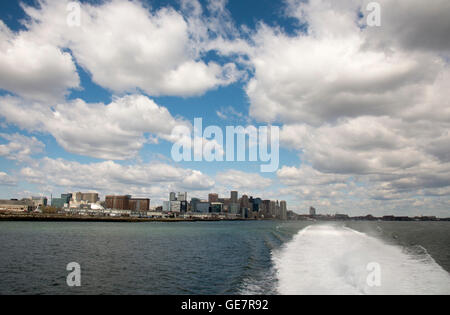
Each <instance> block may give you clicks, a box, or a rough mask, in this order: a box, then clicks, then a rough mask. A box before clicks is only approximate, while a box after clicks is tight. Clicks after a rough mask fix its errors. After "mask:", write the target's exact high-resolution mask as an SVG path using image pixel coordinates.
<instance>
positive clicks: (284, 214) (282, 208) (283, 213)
mask: <svg viewBox="0 0 450 315" xmlns="http://www.w3.org/2000/svg"><path fill="white" fill-rule="evenodd" d="M280 212H281V220H287V219H288V213H287V212H288V211H287V203H286V201H282V202H280Z"/></svg>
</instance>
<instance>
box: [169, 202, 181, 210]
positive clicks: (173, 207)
mask: <svg viewBox="0 0 450 315" xmlns="http://www.w3.org/2000/svg"><path fill="white" fill-rule="evenodd" d="M170 212H175V213H180V212H181V201H171V202H170Z"/></svg>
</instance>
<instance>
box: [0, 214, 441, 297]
mask: <svg viewBox="0 0 450 315" xmlns="http://www.w3.org/2000/svg"><path fill="white" fill-rule="evenodd" d="M311 224H312V223H310V222H284V223H283V222H270V221H266V222H209V223H206V222H205V223H201V222H198V223H137V224H130V223H56V222H55V223H38V222H35V223H34V222H0V294H278V293H284V292H286V290H287V289H288V288H289V289H292V288H294V292H293V293H297V289H298V290H299V291H298V293H301V292H303V291H302V289H303V288H302V284H306V283H308V281H312V280H314V281H316V280H317V279H308V276H309V275H310V274H311V272H310V271H311V270H314V268H315V266H317V264H320V263H321V262H320V261H315V260H314V257H315V256H314V255H316V256H317V257H318V259H319V256H320V255H322V254H323V251H326V250H327V245H330V244H333V242H332V240H334V241H336V239H339V240H341V243H338V244H339V246H341V245H342V244H343V245H344V246H343V248H344V249H345V248H347V247H349V246H347V242H348V244H349V245H350V244H355V243H360V246H369V247H370V246H377V248H368V249H367V252H366V251H365V250H364V253H362V252H363V251H361V250H359V253H360V254H361V257H364V256H363V255H365V256H368V258H367V259H371V258H372V257H371V256H370V255H372V253H377V255H378V254H379V252H380V250H381V251H383V250H386V256H388V254H387V253H389V250H390V249H389V248H390V247H389V246H395V247H396V248H397V247H398V248H400V247H401V248H415V247H416V246H418V245H420V248H422V249H423V250H426V251H427V255H428V254H429V255H430V256H429V257H430V260H432V261H433V266H432V268H434V269H442V272H444V273H445V275H448V273H447V272H448V270H450V259H449V258H450V257H449V254H450V250H449V242H448V241H449V239H448V237H449V235H450V229H449V228H450V224H448V223H442V224H441V223H437V224H436V223H435V224H434V225H433V223H419V224H415V223H409V222H408V223H391V224H385V223H378V222H376V223H364V224H362V223H349V224H348V225H349V227H351V228H352V229H354V230H355V231H361V232H364V233H367V236H364V237H362V236H361V237H360V236H359V234H351V235H350V236H348V235H347V234H346V233H343V232H342V231H344V230H342V229H343V228H344V227H343V226H342V224H340V225H333V224H326V226H328V227H327V229H325V230H323V229H319V230H317V229H316V228H315V227H317V226H323V224H322V225H316V224H314V226H313V227H312V229H309V231H308V232H307V233H305V231H304V229H305V228H306V227H307V226H309V225H311ZM330 229H331V230H330ZM300 231H302V233H300V234H301V235H300V234H299V232H300ZM323 231H325V232H326V233H328V234H330V235H328V234H326V233H324V232H323ZM329 231H333V233H330V232H329ZM318 232H320V233H321V234H317V233H318ZM355 233H356V232H355ZM316 235H318V237H316ZM365 235H366V234H365ZM337 236H338V237H339V238H336V237H337ZM328 237H330V238H328ZM365 238H370V239H373V240H375V239H376V240H377V242H378V240H380V242H383V243H382V245H381V247H380V248H379V245H378V243H376V245H373V244H375V243H365ZM318 242H322V243H318ZM384 244H386V245H384ZM363 248H365V247H363ZM298 249H300V251H301V252H300V253H298ZM329 251H330V255H336V253H332V250H331V249H329ZM293 254H295V255H298V254H300V256H295V255H294V256H293ZM353 254H355V253H352V255H353ZM421 254H423V253H421ZM356 255H359V254H358V251H357V252H356ZM292 257H298V259H299V261H300V260H301V261H305V262H306V264H307V263H310V264H311V266H307V265H304V266H303V267H305V268H306V269H304V270H306V271H304V274H301V275H298V274H297V273H298V272H297V269H296V268H297V267H298V266H297V265H298V264H296V261H295V260H294V261H291V260H290V259H291V258H292ZM306 258H307V259H306ZM333 258H334V259H333V260H330V261H335V260H336V259H337V258H339V260H342V264H344V268H345V269H346V270H347V269H352V268H356V267H358V266H354V264H355V261H354V260H350V261H347V260H346V259H343V258H341V257H340V256H337V257H333ZM378 258H380V256H378ZM283 259H285V260H283ZM295 259H297V258H295ZM305 259H306V260H305ZM321 259H322V258H321ZM381 259H383V257H381ZM399 260H400V258H399ZM383 261H384V260H383ZM71 262H77V263H79V264H80V265H81V279H82V280H81V281H82V286H81V287H80V288H69V287H68V286H67V284H66V277H67V275H68V273H69V272H68V271H66V266H67V264H68V263H71ZM322 262H323V259H322ZM386 263H389V264H395V261H394V262H391V261H387V262H386ZM401 264H404V262H399V266H391V265H389V266H388V267H389V268H388V269H389V270H391V269H393V268H394V267H395V268H402V265H401ZM322 265H323V263H322ZM322 267H324V268H327V269H325V270H328V269H330V270H333V268H334V267H333V266H332V265H330V266H326V265H323V266H322ZM441 267H442V268H441ZM308 268H311V269H308ZM358 268H359V267H358ZM443 269H447V271H443ZM308 270H310V271H308ZM358 270H359V269H358ZM291 272H292V279H296V280H295V281H296V282H295V283H289V281H290V278H291V277H290V273H291ZM347 273H348V272H347ZM286 274H287V275H288V277H287V278H286ZM294 276H295V277H294ZM319 276H320V275H319ZM327 276H328V277H331V278H332V277H336V279H337V278H339V279H340V278H342V277H341V276H342V275H339V274H334V273H330V274H329V275H327ZM324 277H325V275H324ZM299 279H300V280H299ZM406 280H407V279H406ZM333 283H336V281H334V282H333ZM333 285H334V284H333ZM345 285H347V284H345ZM449 285H450V283H449ZM439 289H440V290H444V292H443V293H450V292H447V291H446V290H447V287H446V286H445V283H444V286H442V284H440V286H439ZM289 292H291V291H289Z"/></svg>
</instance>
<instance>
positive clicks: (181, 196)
mask: <svg viewBox="0 0 450 315" xmlns="http://www.w3.org/2000/svg"><path fill="white" fill-rule="evenodd" d="M177 200H178V201H187V192H185V193H178V199H177Z"/></svg>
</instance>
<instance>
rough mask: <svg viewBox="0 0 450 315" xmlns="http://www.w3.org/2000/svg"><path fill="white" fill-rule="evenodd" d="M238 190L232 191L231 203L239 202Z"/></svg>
mask: <svg viewBox="0 0 450 315" xmlns="http://www.w3.org/2000/svg"><path fill="white" fill-rule="evenodd" d="M238 200H239V198H238V192H237V191H232V192H231V203H238Z"/></svg>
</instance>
